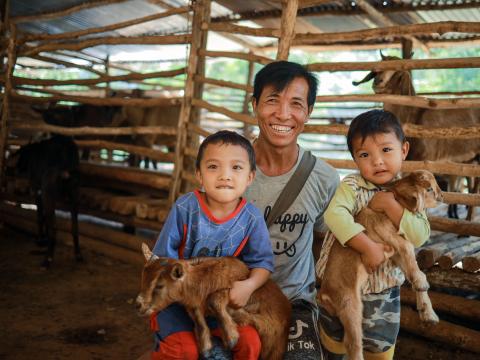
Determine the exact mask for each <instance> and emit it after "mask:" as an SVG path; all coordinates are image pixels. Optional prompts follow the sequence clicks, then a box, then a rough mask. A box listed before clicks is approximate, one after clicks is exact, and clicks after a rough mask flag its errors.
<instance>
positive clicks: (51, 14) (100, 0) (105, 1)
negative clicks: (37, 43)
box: [11, 0, 128, 24]
mask: <svg viewBox="0 0 480 360" xmlns="http://www.w3.org/2000/svg"><path fill="white" fill-rule="evenodd" d="M125 1H128V0H94V1H85V2H83V3H80V4H78V5H74V6H69V7H64V8H62V9H58V10H53V11H48V12H43V13H37V14H32V15H19V16H13V17H12V18H11V19H12V21H13V22H14V23H17V24H18V23H22V22H29V21H38V20H48V19H54V18H56V17H61V16H67V15H70V14H72V13H74V12H77V11H80V10H85V9H90V8H93V7H99V6H105V5H110V4H116V3H121V2H125Z"/></svg>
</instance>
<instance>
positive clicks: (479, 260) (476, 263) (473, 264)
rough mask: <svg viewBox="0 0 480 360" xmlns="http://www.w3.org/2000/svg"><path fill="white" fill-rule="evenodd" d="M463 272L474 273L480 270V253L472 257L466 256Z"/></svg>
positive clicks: (463, 262)
mask: <svg viewBox="0 0 480 360" xmlns="http://www.w3.org/2000/svg"><path fill="white" fill-rule="evenodd" d="M462 266H463V270H465V271H468V272H471V273H474V272H475V271H477V270H478V269H480V252H477V253H476V254H472V255H470V256H465V257H464V258H463V259H462Z"/></svg>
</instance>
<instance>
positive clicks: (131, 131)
mask: <svg viewBox="0 0 480 360" xmlns="http://www.w3.org/2000/svg"><path fill="white" fill-rule="evenodd" d="M12 130H23V131H32V132H50V133H54V134H61V135H67V136H81V135H96V136H104V135H109V136H111V135H132V136H133V135H176V134H177V129H176V128H174V127H171V126H135V127H91V126H82V127H76V128H70V127H65V126H56V125H50V124H28V123H25V122H19V123H15V124H13V125H12ZM101 143H102V142H100V143H99V144H101Z"/></svg>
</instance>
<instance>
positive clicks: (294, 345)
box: [287, 319, 315, 351]
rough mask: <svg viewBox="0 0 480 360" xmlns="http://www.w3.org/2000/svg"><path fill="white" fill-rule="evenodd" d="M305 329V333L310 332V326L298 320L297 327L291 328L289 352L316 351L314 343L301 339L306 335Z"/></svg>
mask: <svg viewBox="0 0 480 360" xmlns="http://www.w3.org/2000/svg"><path fill="white" fill-rule="evenodd" d="M304 329H305V331H307V330H308V324H306V323H304V322H303V321H302V320H298V319H297V321H296V322H295V325H294V326H291V327H290V334H289V335H288V347H287V351H296V350H315V344H314V343H313V341H311V340H306V339H303V340H301V339H300V338H301V337H302V335H303V333H304Z"/></svg>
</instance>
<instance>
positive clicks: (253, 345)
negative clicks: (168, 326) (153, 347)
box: [151, 326, 261, 360]
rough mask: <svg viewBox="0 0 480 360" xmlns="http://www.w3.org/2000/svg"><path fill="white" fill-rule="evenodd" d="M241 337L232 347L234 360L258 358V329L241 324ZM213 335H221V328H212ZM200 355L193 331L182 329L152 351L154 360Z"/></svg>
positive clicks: (189, 358) (191, 359)
mask: <svg viewBox="0 0 480 360" xmlns="http://www.w3.org/2000/svg"><path fill="white" fill-rule="evenodd" d="M238 332H239V335H240V336H239V339H238V343H237V345H235V347H234V348H233V349H232V355H233V359H234V360H257V359H258V357H259V356H260V349H261V342H260V337H259V336H258V333H257V330H255V328H253V327H251V326H239V327H238ZM212 335H214V336H220V329H215V330H212ZM198 357H199V353H198V348H197V342H196V340H195V336H194V334H193V332H190V331H182V332H177V333H174V334H171V335H169V336H168V337H166V338H165V339H163V340H162V341H160V343H159V347H158V350H157V351H154V352H152V357H151V359H152V360H180V359H181V360H197V359H198Z"/></svg>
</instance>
